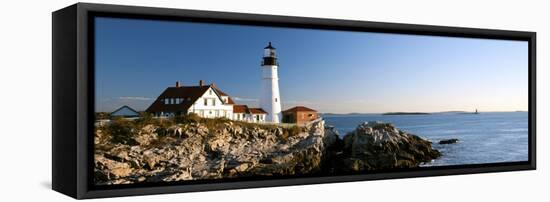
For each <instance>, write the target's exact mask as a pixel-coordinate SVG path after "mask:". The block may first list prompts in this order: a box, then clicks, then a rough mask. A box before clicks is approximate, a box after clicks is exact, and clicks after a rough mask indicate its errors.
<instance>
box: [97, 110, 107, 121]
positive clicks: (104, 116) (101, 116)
mask: <svg viewBox="0 0 550 202" xmlns="http://www.w3.org/2000/svg"><path fill="white" fill-rule="evenodd" d="M110 118H111V114H110V113H108V112H96V113H95V120H103V119H110Z"/></svg>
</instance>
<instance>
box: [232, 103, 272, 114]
mask: <svg viewBox="0 0 550 202" xmlns="http://www.w3.org/2000/svg"><path fill="white" fill-rule="evenodd" d="M233 113H246V114H267V112H266V111H264V110H263V109H262V108H248V106H246V105H233Z"/></svg>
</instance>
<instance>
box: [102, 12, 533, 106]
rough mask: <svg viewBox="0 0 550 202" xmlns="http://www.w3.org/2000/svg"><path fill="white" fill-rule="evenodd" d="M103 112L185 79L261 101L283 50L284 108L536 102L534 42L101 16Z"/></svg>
mask: <svg viewBox="0 0 550 202" xmlns="http://www.w3.org/2000/svg"><path fill="white" fill-rule="evenodd" d="M95 34H96V50H95V56H96V61H95V63H96V111H112V110H114V109H116V108H118V107H120V106H122V105H129V106H130V107H133V108H135V109H137V110H144V109H145V108H147V107H148V106H149V105H150V104H151V103H152V102H153V100H154V99H155V98H156V97H157V96H158V95H159V94H160V93H161V92H162V91H163V90H164V89H165V88H166V87H168V86H174V85H175V82H176V81H180V82H182V84H183V85H197V83H198V80H200V79H202V80H205V81H206V82H207V83H212V82H214V83H216V85H217V86H218V87H220V89H221V90H223V91H225V92H226V93H228V94H229V95H231V96H232V97H234V98H235V100H236V101H237V102H238V103H243V104H248V105H252V106H256V105H257V99H258V96H259V95H260V86H261V85H260V82H261V81H260V79H261V78H260V75H261V74H260V73H261V72H260V71H261V68H260V62H261V57H262V54H263V48H264V47H265V46H266V44H267V43H268V42H269V41H271V42H273V46H275V47H276V48H277V54H278V57H279V63H280V67H279V77H280V79H279V85H280V93H281V101H282V103H283V108H284V109H286V108H289V107H292V106H295V105H304V106H308V107H311V108H314V109H317V110H318V111H320V112H333V113H350V112H359V113H379V112H396V111H409V112H412V111H423V112H436V111H449V110H468V111H471V110H474V109H476V108H477V109H479V110H480V111H515V110H527V108H528V107H527V106H528V104H527V102H528V94H527V93H528V57H527V54H528V52H527V50H528V44H527V42H522V41H506V40H489V39H468V38H452V37H435V36H418V35H403V34H383V33H365V32H345V31H328V30H314V29H296V28H273V27H260V26H242V25H222V24H205V23H189V22H170V21H154V20H136V19H115V18H97V19H96V33H95Z"/></svg>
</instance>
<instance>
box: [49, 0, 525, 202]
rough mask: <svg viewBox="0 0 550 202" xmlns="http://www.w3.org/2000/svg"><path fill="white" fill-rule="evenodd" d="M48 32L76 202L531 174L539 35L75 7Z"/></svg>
mask: <svg viewBox="0 0 550 202" xmlns="http://www.w3.org/2000/svg"><path fill="white" fill-rule="evenodd" d="M52 16H53V28H52V29H53V56H52V57H53V65H52V66H53V84H52V85H53V126H52V128H53V145H52V146H53V168H52V171H53V173H52V181H53V182H52V185H53V186H52V187H53V189H54V190H56V191H58V192H61V193H63V194H66V195H69V196H71V197H74V198H79V199H80V198H97V197H113V196H128V195H144V194H160V193H178V192H192V191H207V190H224V189H240V188H251V187H270V186H285V185H305V184H316V183H334V182H350V181H361V180H378V179H393V178H408V177H423V176H441V175H456V174H471V173H486V172H503V171H519V170H534V169H535V168H536V148H535V146H536V144H535V136H536V131H535V124H536V97H535V96H536V95H535V92H536V91H535V83H536V82H535V78H536V77H535V69H536V67H535V66H536V34H535V33H534V32H524V31H505V30H489V29H474V28H459V27H442V26H427V25H412V24H397V23H381V22H365V21H351V20H335V19H319V18H306V17H287V16H275V15H257V14H243V13H228V12H212V11H196V10H182V9H167V8H151V7H132V6H118V5H103V4H88V3H78V4H75V5H72V6H69V7H67V8H63V9H61V10H58V11H55V12H53V14H52Z"/></svg>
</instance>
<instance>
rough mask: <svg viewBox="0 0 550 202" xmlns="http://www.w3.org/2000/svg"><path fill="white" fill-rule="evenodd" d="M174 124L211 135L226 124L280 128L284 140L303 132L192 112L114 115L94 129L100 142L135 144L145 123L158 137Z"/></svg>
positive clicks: (281, 138) (273, 125)
mask: <svg viewBox="0 0 550 202" xmlns="http://www.w3.org/2000/svg"><path fill="white" fill-rule="evenodd" d="M176 124H182V125H187V124H200V125H204V126H205V127H206V128H208V130H210V131H211V135H215V134H216V133H218V132H220V131H222V130H224V129H225V128H227V127H228V125H233V126H239V127H242V128H244V129H249V130H254V129H255V128H256V129H263V130H266V131H269V132H272V133H276V132H277V131H278V130H280V132H279V133H280V135H279V139H280V140H281V141H285V142H286V141H288V139H289V138H290V137H293V136H296V135H298V134H299V133H301V132H305V128H303V127H299V126H291V127H282V126H279V125H276V124H258V123H249V122H243V121H232V120H229V119H227V118H201V117H200V116H198V115H197V114H194V113H190V114H185V115H181V116H175V117H170V118H154V117H153V116H152V115H150V114H142V116H141V117H140V118H138V119H135V120H128V119H123V118H120V117H115V118H113V120H111V122H110V123H108V124H105V125H103V126H97V127H96V130H100V131H101V133H102V137H101V138H102V140H101V142H104V141H109V142H111V143H113V144H126V145H136V144H137V142H136V141H135V140H134V137H135V136H136V135H138V133H139V131H140V130H141V129H142V128H143V127H145V126H147V125H154V126H157V127H158V128H157V130H156V133H157V134H158V135H159V138H161V137H164V136H166V134H168V128H169V127H171V126H173V125H176ZM96 132H97V131H96ZM281 132H282V133H281ZM96 137H97V135H96ZM160 142H163V141H162V140H159V143H160Z"/></svg>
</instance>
